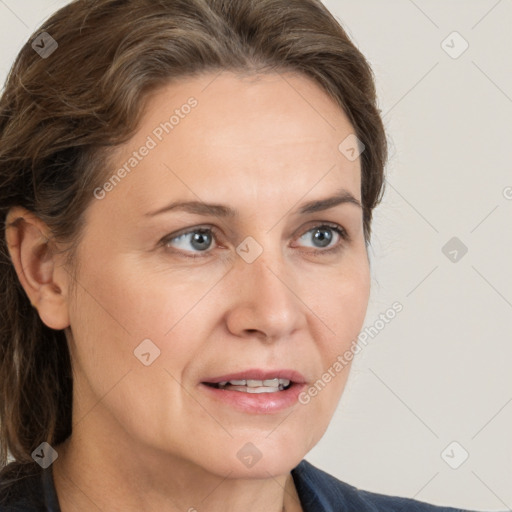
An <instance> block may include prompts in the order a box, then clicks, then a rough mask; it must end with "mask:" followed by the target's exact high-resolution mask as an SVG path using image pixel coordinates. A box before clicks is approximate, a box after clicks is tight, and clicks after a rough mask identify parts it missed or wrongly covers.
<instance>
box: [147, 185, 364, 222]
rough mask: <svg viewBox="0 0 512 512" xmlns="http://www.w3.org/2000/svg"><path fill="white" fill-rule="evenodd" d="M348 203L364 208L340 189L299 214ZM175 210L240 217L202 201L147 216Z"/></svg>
mask: <svg viewBox="0 0 512 512" xmlns="http://www.w3.org/2000/svg"><path fill="white" fill-rule="evenodd" d="M346 203H348V204H353V205H356V206H358V207H359V208H362V205H361V202H360V201H359V200H358V199H356V198H355V197H354V196H353V195H352V194H351V193H350V192H349V191H348V190H345V189H340V190H338V191H337V193H336V195H334V196H330V197H326V198H325V199H318V200H315V201H309V202H307V203H304V204H303V205H301V207H300V208H299V210H298V211H297V213H299V214H301V215H306V214H308V213H315V212H320V211H323V210H328V209H330V208H334V207H335V206H338V205H340V204H346ZM175 210H181V211H184V212H188V213H192V214H197V215H211V216H213V217H228V218H237V217H238V216H239V212H238V210H235V209H233V208H231V207H229V206H226V205H223V204H216V203H204V202H202V201H175V202H172V203H170V204H168V205H166V206H164V207H163V208H159V209H158V210H155V211H152V212H149V213H146V216H147V217H154V216H155V215H159V214H161V213H165V212H169V211H175Z"/></svg>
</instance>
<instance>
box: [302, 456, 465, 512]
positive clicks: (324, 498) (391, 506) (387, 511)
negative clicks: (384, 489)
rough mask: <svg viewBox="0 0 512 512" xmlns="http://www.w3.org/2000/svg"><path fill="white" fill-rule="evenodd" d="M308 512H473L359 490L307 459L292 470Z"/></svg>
mask: <svg viewBox="0 0 512 512" xmlns="http://www.w3.org/2000/svg"><path fill="white" fill-rule="evenodd" d="M292 476H293V479H294V483H295V487H296V488H297V493H298V495H299V498H300V500H301V504H302V506H303V509H304V512H310V511H311V512H313V511H315V512H317V511H318V512H319V511H322V512H345V511H346V512H349V511H353V510H357V511H358V512H396V511H398V510H403V511H407V512H471V511H464V510H462V509H459V508H450V507H440V506H436V505H431V504H429V503H424V502H422V501H417V500H414V499H411V498H403V497H399V496H389V495H386V494H378V493H373V492H370V491H365V490H362V489H358V488H357V487H354V486H352V485H350V484H347V483H345V482H342V481H341V480H338V479H337V478H335V477H333V476H332V475H330V474H328V473H326V472H325V471H322V470H321V469H318V468H316V467H315V466H313V465H312V464H310V463H309V462H307V461H306V460H302V461H301V462H300V464H299V465H298V466H297V467H295V468H294V469H293V470H292Z"/></svg>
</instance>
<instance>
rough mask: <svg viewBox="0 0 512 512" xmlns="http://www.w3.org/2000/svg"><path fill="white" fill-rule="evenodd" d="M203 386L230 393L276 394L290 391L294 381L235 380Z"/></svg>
mask: <svg viewBox="0 0 512 512" xmlns="http://www.w3.org/2000/svg"><path fill="white" fill-rule="evenodd" d="M203 384H205V385H206V386H210V387H213V388H216V389H227V390H228V391H240V392H242V393H276V392H277V391H285V390H286V389H289V388H290V386H291V385H292V381H291V380H289V379H279V378H277V377H275V378H273V379H265V380H256V379H233V380H228V381H223V382H203Z"/></svg>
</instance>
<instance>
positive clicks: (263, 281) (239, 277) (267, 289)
mask: <svg viewBox="0 0 512 512" xmlns="http://www.w3.org/2000/svg"><path fill="white" fill-rule="evenodd" d="M235 265H236V268H234V269H233V270H232V272H230V277H229V282H228V283H227V286H228V292H227V293H229V294H230V295H231V297H232V299H231V300H230V301H228V304H229V305H228V312H227V315H226V323H227V327H228V329H229V330H230V332H231V333H233V334H234V335H236V336H238V337H241V338H252V337H255V336H257V337H260V338H261V339H263V340H265V341H276V340H278V339H281V338H286V337H289V336H291V335H292V334H293V332H294V331H296V330H298V329H300V328H301V327H303V326H304V325H305V323H306V317H305V310H307V307H306V306H305V304H304V303H303V302H302V301H301V298H300V296H299V295H298V293H297V275H294V273H293V269H292V268H291V266H290V264H289V263H287V262H286V259H285V258H284V257H283V255H282V252H281V250H280V249H276V250H272V251H271V250H270V249H268V248H267V249H265V250H263V252H262V254H261V255H260V256H259V257H258V258H257V259H256V260H254V261H253V262H252V263H248V262H247V261H245V260H244V259H243V258H239V259H238V260H237V261H236V263H235Z"/></svg>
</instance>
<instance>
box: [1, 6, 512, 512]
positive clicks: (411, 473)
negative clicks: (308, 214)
mask: <svg viewBox="0 0 512 512" xmlns="http://www.w3.org/2000/svg"><path fill="white" fill-rule="evenodd" d="M66 3H68V2H67V1H65V0H61V1H48V0H0V20H1V21H0V23H1V29H2V30H1V31H0V38H1V40H0V41H1V46H2V54H1V59H0V79H1V81H2V83H3V81H4V80H5V77H6V75H7V72H8V70H9V68H10V65H11V63H12V61H13V59H14V57H15V56H16V54H17V52H18V51H19V49H20V48H21V46H22V45H23V44H25V42H26V41H27V40H28V38H29V37H30V35H31V34H32V32H33V31H34V30H36V28H37V27H38V25H39V24H40V23H41V22H42V21H43V20H44V19H45V18H47V17H48V16H49V15H50V14H51V13H53V12H54V11H55V10H57V9H58V8H60V7H61V6H63V5H65V4H66ZM324 3H325V4H326V5H327V7H328V8H329V9H330V10H331V12H333V14H334V15H335V16H336V17H337V18H338V19H339V21H340V22H341V23H342V25H343V26H344V28H345V29H346V30H347V31H348V33H349V35H350V37H351V38H352V40H353V41H354V43H355V44H356V45H357V46H358V47H359V48H360V49H361V51H362V52H363V54H364V55H365V56H366V57H367V58H368V60H369V61H370V63H371V65H372V68H373V70H374V72H375V75H376V81H377V88H378V95H379V103H380V108H381V109H382V113H383V116H384V122H385V125H386V129H387V131H388V138H389V142H390V161H389V164H388V168H387V174H388V176H387V191H386V195H385V198H384V201H383V203H382V204H381V206H379V207H378V208H377V210H376V212H375V222H374V227H373V230H374V235H373V238H372V249H371V255H370V256H371V262H372V275H373V281H372V296H371V300H370V306H369V309H368V314H367V316H366V320H365V326H366V327H368V326H375V325H377V324H376V321H377V320H378V318H379V315H380V314H381V313H385V312H386V311H387V310H388V309H389V308H390V307H391V305H392V304H393V303H394V302H395V301H398V302H400V303H401V304H402V305H403V311H402V312H400V313H399V314H397V315H396V317H395V318H394V319H393V320H392V321H390V322H389V323H387V324H386V325H385V327H384V328H380V329H378V334H377V335H375V336H374V337H373V338H370V341H369V342H368V344H367V345H366V346H364V347H363V349H362V350H361V352H360V353H359V354H358V356H357V358H356V360H355V362H354V365H353V368H352V373H351V376H350V379H349V383H348V385H347V388H346V390H345V393H344V395H343V397H342V400H341V402H340V405H339V407H338V410H337V412H336V414H335V417H334V419H333V421H332V423H331V424H330V426H329V428H328V430H327V432H326V434H325V436H324V438H323V439H322V441H321V442H320V443H319V444H318V445H317V446H316V447H315V448H314V449H313V450H312V451H311V452H310V453H309V454H308V455H307V459H308V460H309V461H310V462H312V463H313V464H315V465H317V466H319V467H321V468H322V469H324V470H326V471H328V472H329V473H331V474H333V475H334V476H336V477H337V478H339V479H341V480H344V481H347V482H349V483H351V484H353V485H356V486H358V487H361V488H364V489H368V490H372V491H374V492H381V493H384V494H393V495H402V496H408V497H414V498H416V499H418V500H422V501H429V502H432V503H436V504H444V505H451V506H458V507H463V508H471V509H474V510H477V509H482V510H483V509H486V510H505V509H512V435H511V434H512V372H511V370H510V366H511V363H512V335H511V334H512V272H511V271H510V261H512V172H511V171H512V164H511V160H510V147H511V136H512V123H511V122H512V58H511V57H512V51H511V50H512V34H511V32H512V30H511V29H512V2H511V1H510V0H499V1H496V0H473V1H467V0H466V1H462V0H451V1H447V0H435V1H434V0H415V1H413V0H393V1H390V0H388V1H386V2H383V1H382V0H325V2H324ZM454 31H456V32H458V34H460V35H451V34H452V33H453V32H454ZM464 40H465V41H467V44H469V46H468V48H467V49H466V51H464V52H463V53H461V54H460V55H458V54H459V53H460V52H461V50H462V49H463V48H464ZM443 41H444V43H443ZM450 54H451V55H450ZM455 57H456V58H455ZM507 187H510V188H507ZM453 237H457V239H458V241H456V242H455V244H456V245H454V246H453V247H452V246H449V247H448V248H447V249H445V251H444V252H443V250H442V249H443V247H444V246H445V244H446V243H447V242H448V241H449V240H450V239H452V238H453ZM461 244H464V246H466V247H467V253H466V254H464V255H463V256H462V252H463V251H461V248H462V245H461ZM453 250H455V251H457V252H456V253H454V252H453ZM450 251H452V252H451V254H450ZM445 253H446V255H445ZM461 256H462V257H461ZM449 258H452V259H456V260H457V261H451V260H450V259H449ZM507 262H508V263H507ZM454 441H455V442H456V443H457V444H456V445H452V446H451V447H450V448H449V449H448V450H446V451H445V449H446V448H447V447H448V446H449V445H450V444H451V443H452V442H454ZM463 450H464V451H465V452H467V453H468V455H469V456H468V458H467V460H465V462H463V463H462V464H461V465H460V466H459V467H458V468H457V469H453V468H452V467H450V465H449V464H448V462H449V463H450V464H451V465H452V466H455V465H457V464H458V463H460V461H461V460H462V459H461V457H462V455H464V453H465V452H464V451H463ZM443 453H444V456H443V455H442V454H443Z"/></svg>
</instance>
